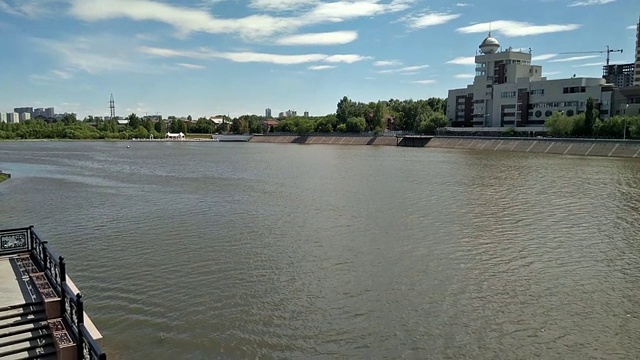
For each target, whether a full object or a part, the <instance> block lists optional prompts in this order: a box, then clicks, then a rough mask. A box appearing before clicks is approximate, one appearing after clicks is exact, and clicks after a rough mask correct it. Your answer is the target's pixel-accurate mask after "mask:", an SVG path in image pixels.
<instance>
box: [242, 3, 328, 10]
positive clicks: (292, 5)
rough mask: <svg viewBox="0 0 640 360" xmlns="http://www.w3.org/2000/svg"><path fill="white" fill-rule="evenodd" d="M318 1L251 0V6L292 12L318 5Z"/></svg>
mask: <svg viewBox="0 0 640 360" xmlns="http://www.w3.org/2000/svg"><path fill="white" fill-rule="evenodd" d="M317 2H318V0H251V1H250V3H249V6H250V7H252V8H255V9H261V10H266V11H281V10H291V9H296V8H300V7H303V6H308V5H311V4H315V3H317Z"/></svg>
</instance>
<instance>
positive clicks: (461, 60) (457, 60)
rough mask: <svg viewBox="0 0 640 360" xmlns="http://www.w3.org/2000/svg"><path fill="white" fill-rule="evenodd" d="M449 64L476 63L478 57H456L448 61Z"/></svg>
mask: <svg viewBox="0 0 640 360" xmlns="http://www.w3.org/2000/svg"><path fill="white" fill-rule="evenodd" d="M447 64H456V65H475V64H476V58H475V57H474V56H467V57H462V56H461V57H457V58H455V59H452V60H449V61H447Z"/></svg>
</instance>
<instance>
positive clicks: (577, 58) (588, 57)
mask: <svg viewBox="0 0 640 360" xmlns="http://www.w3.org/2000/svg"><path fill="white" fill-rule="evenodd" d="M599 56H600V55H584V56H572V57H568V58H562V59H555V60H550V61H549V62H568V61H579V60H585V59H593V58H597V57H599Z"/></svg>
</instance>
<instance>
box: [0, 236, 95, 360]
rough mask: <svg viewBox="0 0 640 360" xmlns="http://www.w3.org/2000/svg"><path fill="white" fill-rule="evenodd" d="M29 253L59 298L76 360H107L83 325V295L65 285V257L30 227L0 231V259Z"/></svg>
mask: <svg viewBox="0 0 640 360" xmlns="http://www.w3.org/2000/svg"><path fill="white" fill-rule="evenodd" d="M28 251H30V252H31V259H32V261H33V263H34V265H35V266H36V267H37V268H39V269H42V270H44V274H45V277H46V278H47V280H48V282H49V283H50V285H51V288H52V289H53V292H55V295H57V296H58V298H59V299H60V312H61V316H62V318H63V319H64V322H65V323H66V324H68V325H69V334H70V335H71V336H72V337H73V338H74V340H75V341H76V344H77V347H76V349H77V352H78V353H77V354H78V359H81V360H106V359H107V355H106V354H105V353H104V352H103V351H102V349H101V348H100V345H99V344H98V343H97V342H96V341H95V340H94V339H93V337H92V336H91V334H90V333H89V331H88V330H87V328H86V327H85V326H84V304H83V300H82V295H81V294H80V293H74V291H73V290H72V289H71V288H70V287H69V285H68V284H67V275H66V266H65V261H64V258H63V257H62V256H59V255H58V254H57V253H56V252H55V251H54V250H53V249H52V248H51V247H50V246H49V245H48V243H47V242H46V241H44V240H42V238H41V237H40V236H39V235H38V234H37V233H36V231H35V230H34V228H33V226H30V227H28V228H17V229H7V230H0V256H2V255H11V254H17V253H22V252H28ZM43 282H44V280H43ZM52 296H53V294H52ZM54 298H55V297H54Z"/></svg>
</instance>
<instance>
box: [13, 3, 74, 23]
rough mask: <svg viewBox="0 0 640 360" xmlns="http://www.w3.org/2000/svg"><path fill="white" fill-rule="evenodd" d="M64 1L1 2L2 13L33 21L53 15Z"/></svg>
mask: <svg viewBox="0 0 640 360" xmlns="http://www.w3.org/2000/svg"><path fill="white" fill-rule="evenodd" d="M61 2H64V1H63V0H14V1H13V2H12V1H10V0H0V11H3V12H6V13H7V14H10V15H13V16H21V17H28V18H31V19H36V18H40V17H43V16H46V15H51V14H53V13H54V12H55V10H56V8H59V7H60V3H61Z"/></svg>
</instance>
